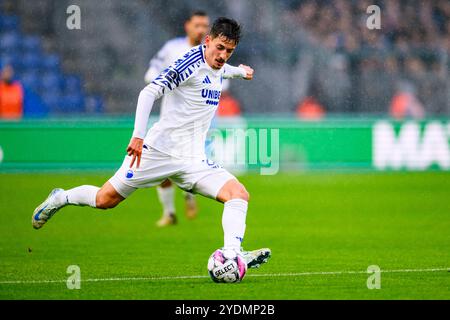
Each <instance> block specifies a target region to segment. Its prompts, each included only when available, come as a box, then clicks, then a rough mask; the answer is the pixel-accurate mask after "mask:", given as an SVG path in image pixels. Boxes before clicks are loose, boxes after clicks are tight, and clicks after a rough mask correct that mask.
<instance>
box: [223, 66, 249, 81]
mask: <svg viewBox="0 0 450 320" xmlns="http://www.w3.org/2000/svg"><path fill="white" fill-rule="evenodd" d="M223 69H224V70H223V78H224V79H233V78H244V77H245V76H246V75H247V72H246V71H245V70H244V69H242V68H239V67H233V66H230V65H229V64H227V63H225V65H224V67H223Z"/></svg>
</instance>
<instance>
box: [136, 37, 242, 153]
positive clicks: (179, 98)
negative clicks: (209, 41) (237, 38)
mask: <svg viewBox="0 0 450 320" xmlns="http://www.w3.org/2000/svg"><path fill="white" fill-rule="evenodd" d="M205 48H206V47H205V46H204V45H199V46H196V47H194V48H192V49H191V50H189V51H188V52H187V53H186V54H184V55H183V56H182V57H181V58H179V59H178V60H176V61H175V62H174V63H173V64H172V65H170V66H169V67H168V68H166V69H165V70H164V71H163V72H162V73H161V74H160V75H159V76H158V77H156V79H155V80H153V81H152V83H150V84H149V85H148V86H146V87H145V88H144V89H143V90H142V92H141V96H142V97H145V96H146V95H148V96H149V97H151V98H154V99H153V101H154V100H156V99H158V98H160V97H162V96H163V95H164V96H165V99H166V101H165V102H166V103H165V106H164V108H165V109H164V112H162V113H161V115H160V119H159V121H158V122H156V123H155V124H154V125H153V126H152V127H151V128H150V130H149V131H148V133H147V135H146V136H145V139H144V141H145V143H146V144H148V145H149V146H151V147H153V148H155V149H157V150H159V151H161V152H164V153H166V154H169V155H172V156H174V157H179V158H193V157H202V158H204V157H205V139H206V134H207V132H208V129H209V126H210V124H211V119H212V118H213V117H214V114H215V112H216V110H217V107H218V104H219V99H220V94H221V91H222V82H223V79H225V78H238V77H240V78H243V77H245V76H246V72H245V70H244V69H242V68H238V67H232V66H230V65H227V64H225V66H224V67H223V68H221V69H219V70H215V69H213V68H211V67H210V66H209V65H208V64H207V63H206V61H205V55H204V51H205ZM144 103H145V100H144V98H143V100H142V104H144ZM139 109H144V107H142V108H140V107H139V103H138V110H139ZM138 117H145V116H144V115H142V116H141V115H139V113H137V115H136V123H137V125H135V134H134V136H137V137H139V136H140V135H141V132H142V131H143V129H144V126H145V125H146V123H147V120H148V119H138ZM140 120H145V124H143V123H142V124H140Z"/></svg>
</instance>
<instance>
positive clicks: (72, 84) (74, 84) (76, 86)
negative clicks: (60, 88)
mask: <svg viewBox="0 0 450 320" xmlns="http://www.w3.org/2000/svg"><path fill="white" fill-rule="evenodd" d="M64 87H65V88H64V92H65V93H66V94H73V93H79V92H81V89H82V81H81V78H80V77H79V76H77V75H66V77H65V86H64Z"/></svg>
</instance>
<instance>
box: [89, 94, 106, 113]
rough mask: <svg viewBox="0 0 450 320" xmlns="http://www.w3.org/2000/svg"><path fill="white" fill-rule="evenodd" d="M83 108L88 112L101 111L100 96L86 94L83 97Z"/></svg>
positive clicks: (101, 100) (101, 101)
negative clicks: (84, 97)
mask: <svg viewBox="0 0 450 320" xmlns="http://www.w3.org/2000/svg"><path fill="white" fill-rule="evenodd" d="M85 108H86V111H87V112H90V113H102V112H103V111H104V108H103V99H102V97H100V96H95V95H92V96H87V97H86V99H85Z"/></svg>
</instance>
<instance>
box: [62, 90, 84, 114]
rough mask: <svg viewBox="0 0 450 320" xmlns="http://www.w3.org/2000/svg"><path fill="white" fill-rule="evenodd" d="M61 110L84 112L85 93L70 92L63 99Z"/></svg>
mask: <svg viewBox="0 0 450 320" xmlns="http://www.w3.org/2000/svg"><path fill="white" fill-rule="evenodd" d="M60 107H61V111H63V112H84V111H85V109H84V95H83V94H68V95H64V96H63V97H62V99H61V105H60Z"/></svg>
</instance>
